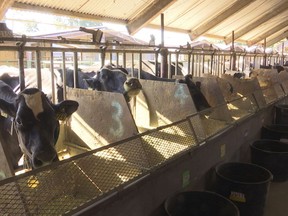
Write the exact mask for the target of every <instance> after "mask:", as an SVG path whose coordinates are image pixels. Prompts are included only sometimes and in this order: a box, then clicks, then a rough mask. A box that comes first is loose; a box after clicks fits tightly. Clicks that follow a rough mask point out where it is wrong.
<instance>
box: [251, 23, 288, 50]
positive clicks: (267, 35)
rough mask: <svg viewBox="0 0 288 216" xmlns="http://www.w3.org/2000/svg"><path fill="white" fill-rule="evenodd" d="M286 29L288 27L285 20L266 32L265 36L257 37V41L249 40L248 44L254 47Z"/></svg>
mask: <svg viewBox="0 0 288 216" xmlns="http://www.w3.org/2000/svg"><path fill="white" fill-rule="evenodd" d="M285 27H287V20H285V21H283V22H282V23H280V24H278V25H276V26H275V27H273V28H271V29H269V30H268V31H266V32H264V33H263V34H261V35H259V36H257V37H256V38H255V39H253V40H249V41H248V43H247V44H248V46H252V45H254V44H256V43H258V42H260V41H261V40H264V39H265V38H267V37H269V36H270V35H272V34H274V33H276V32H278V31H280V30H281V29H284V28H285Z"/></svg>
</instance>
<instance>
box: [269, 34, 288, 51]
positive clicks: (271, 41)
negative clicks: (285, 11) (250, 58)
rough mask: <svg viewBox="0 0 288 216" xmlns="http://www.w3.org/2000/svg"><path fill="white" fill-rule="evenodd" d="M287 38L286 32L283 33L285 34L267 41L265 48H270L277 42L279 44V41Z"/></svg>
mask: <svg viewBox="0 0 288 216" xmlns="http://www.w3.org/2000/svg"><path fill="white" fill-rule="evenodd" d="M287 37H288V30H287V31H285V32H283V33H282V34H281V35H278V36H276V37H274V38H272V39H270V40H268V41H267V42H266V46H267V47H269V46H272V45H273V44H275V43H277V42H279V41H281V40H282V39H284V38H287Z"/></svg>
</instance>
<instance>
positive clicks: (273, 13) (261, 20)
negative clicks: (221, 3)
mask: <svg viewBox="0 0 288 216" xmlns="http://www.w3.org/2000/svg"><path fill="white" fill-rule="evenodd" d="M287 9H288V4H287V1H284V2H282V4H280V5H279V6H278V7H276V8H274V9H273V8H272V9H271V10H270V12H268V13H266V14H264V15H263V16H262V17H260V18H259V19H257V20H256V21H254V22H253V23H251V24H250V25H248V26H246V27H245V28H243V29H241V30H239V31H235V33H234V39H235V40H236V39H238V38H240V37H241V36H243V35H245V34H247V33H248V32H250V31H252V30H254V29H255V28H257V27H258V26H259V25H261V24H263V23H265V22H267V21H268V20H269V19H271V18H273V17H275V16H277V15H278V14H280V13H282V12H284V11H286V10H287ZM231 42H232V36H229V37H227V38H226V39H225V43H226V44H229V43H231Z"/></svg>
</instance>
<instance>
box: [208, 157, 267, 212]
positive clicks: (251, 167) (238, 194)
mask: <svg viewBox="0 0 288 216" xmlns="http://www.w3.org/2000/svg"><path fill="white" fill-rule="evenodd" d="M272 178H273V176H272V174H271V172H270V171H269V170H267V169H265V168H263V167H261V166H258V165H255V164H250V163H238V162H231V163H224V164H220V165H218V166H217V167H216V175H215V180H214V183H213V190H215V192H217V193H219V194H221V195H222V196H224V197H226V198H228V199H230V200H231V201H233V202H234V204H235V205H236V206H237V207H238V208H239V211H240V215H241V216H263V214H264V207H265V203H266V198H267V195H268V191H269V186H270V182H271V180H272Z"/></svg>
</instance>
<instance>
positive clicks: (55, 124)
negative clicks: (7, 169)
mask: <svg viewBox="0 0 288 216" xmlns="http://www.w3.org/2000/svg"><path fill="white" fill-rule="evenodd" d="M78 106H79V104H78V103H77V102H76V101H70V100H66V101H62V102H61V103H59V104H52V103H51V102H50V101H49V100H48V98H47V97H46V95H45V94H44V93H43V92H42V91H40V90H39V89H37V88H29V89H25V90H23V91H22V92H21V93H20V94H19V95H17V96H16V97H15V98H12V99H10V100H5V99H0V109H1V110H3V111H4V112H6V113H7V114H8V115H10V116H11V117H12V118H13V119H14V120H13V121H14V129H15V131H16V133H17V136H18V141H19V146H20V148H21V150H22V152H23V154H24V155H26V156H28V158H29V161H30V162H31V165H32V167H33V168H37V167H40V166H43V165H45V164H50V163H52V162H53V161H57V160H58V157H57V152H56V150H55V144H56V142H57V139H58V135H59V121H58V120H64V119H66V118H67V117H69V116H70V115H71V114H72V113H73V112H75V111H76V110H77V108H78Z"/></svg>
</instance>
